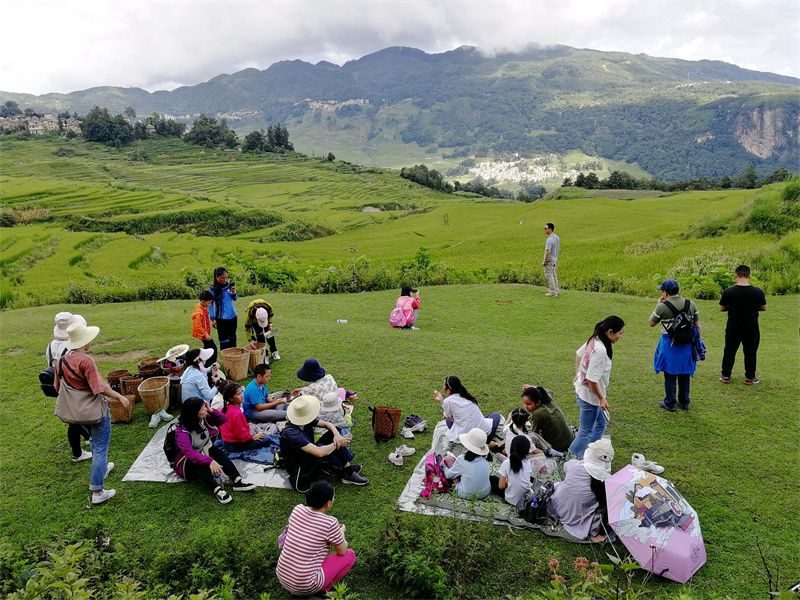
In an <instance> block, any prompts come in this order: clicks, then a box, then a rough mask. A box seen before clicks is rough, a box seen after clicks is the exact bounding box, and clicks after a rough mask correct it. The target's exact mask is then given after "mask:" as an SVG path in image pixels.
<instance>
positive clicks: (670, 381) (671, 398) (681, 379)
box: [664, 372, 692, 408]
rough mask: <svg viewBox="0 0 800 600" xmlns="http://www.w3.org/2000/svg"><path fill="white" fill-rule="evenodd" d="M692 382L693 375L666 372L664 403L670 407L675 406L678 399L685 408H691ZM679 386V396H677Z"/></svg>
mask: <svg viewBox="0 0 800 600" xmlns="http://www.w3.org/2000/svg"><path fill="white" fill-rule="evenodd" d="M691 382H692V377H691V375H672V374H671V373H667V372H665V373H664V404H666V405H667V406H669V407H670V408H675V403H676V401H677V402H679V403H680V405H681V406H682V407H683V408H689V386H690V384H691ZM676 388H677V391H678V397H677V399H676V397H675V390H676Z"/></svg>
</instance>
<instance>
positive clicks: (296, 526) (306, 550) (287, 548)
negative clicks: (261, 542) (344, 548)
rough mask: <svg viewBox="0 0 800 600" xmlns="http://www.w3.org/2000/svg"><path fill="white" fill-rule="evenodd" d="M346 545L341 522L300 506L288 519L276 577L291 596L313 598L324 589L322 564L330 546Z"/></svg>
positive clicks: (302, 505) (294, 509) (293, 510)
mask: <svg viewBox="0 0 800 600" xmlns="http://www.w3.org/2000/svg"><path fill="white" fill-rule="evenodd" d="M343 542H344V534H343V533H342V527H341V525H339V521H338V520H336V518H335V517H332V516H330V515H326V514H325V513H321V512H316V511H314V510H312V509H310V508H309V507H308V506H305V505H304V504H298V505H297V506H295V507H294V508H293V509H292V514H291V515H289V525H288V529H287V531H286V542H285V543H284V545H283V550H281V555H280V558H278V566H277V567H276V568H275V573H276V574H277V575H278V581H280V582H281V585H282V586H283V587H284V588H285V589H286V591H287V592H289V593H290V594H313V593H315V592H318V591H320V590H321V589H322V585H323V583H324V581H325V574H324V573H323V571H322V561H323V560H325V557H326V556H327V555H328V548H329V546H337V545H338V544H341V543H343Z"/></svg>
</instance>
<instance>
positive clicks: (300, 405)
mask: <svg viewBox="0 0 800 600" xmlns="http://www.w3.org/2000/svg"><path fill="white" fill-rule="evenodd" d="M318 416H319V400H318V399H317V397H316V396H310V395H308V394H306V395H305V396H298V397H297V398H295V399H294V400H292V401H291V402H290V403H289V408H288V409H286V418H287V419H288V420H289V422H290V423H292V424H294V425H299V426H301V427H302V426H303V425H308V424H309V423H311V421H313V420H314V419H316V418H317V417H318Z"/></svg>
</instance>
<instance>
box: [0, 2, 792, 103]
mask: <svg viewBox="0 0 800 600" xmlns="http://www.w3.org/2000/svg"><path fill="white" fill-rule="evenodd" d="M2 15H3V22H4V26H3V32H2V35H1V36H0V90H4V91H13V92H28V93H35V94H42V93H46V92H70V91H74V90H80V89H85V88H88V87H92V86H98V85H118V86H124V87H131V86H136V87H142V88H145V89H147V90H150V91H154V90H157V89H172V88H175V87H177V86H179V85H192V84H195V83H199V82H202V81H206V80H208V79H210V78H211V77H214V76H215V75H219V74H220V73H233V72H235V71H239V70H241V69H244V68H246V67H256V68H259V69H265V68H267V67H268V66H269V65H270V64H272V63H273V62H276V61H279V60H284V59H295V58H300V59H303V60H307V61H310V62H317V61H319V60H328V61H331V62H334V63H337V64H341V63H343V62H345V61H347V60H350V59H353V58H358V57H360V56H363V55H365V54H368V53H370V52H374V51H376V50H380V49H381V48H385V47H387V46H413V47H416V48H420V49H422V50H425V51H427V52H443V51H446V50H451V49H453V48H456V47H458V46H460V45H463V44H469V45H474V46H478V47H479V48H481V49H482V50H484V51H486V52H493V51H497V50H517V49H520V48H522V47H524V46H526V45H529V44H531V43H538V44H554V43H559V44H567V45H569V46H575V47H582V48H596V49H599V50H622V51H626V52H633V53H638V52H644V53H646V54H650V55H651V56H669V57H677V58H685V59H691V60H696V59H703V58H708V59H717V60H724V61H727V62H731V63H734V64H737V65H739V66H742V67H746V68H749V69H756V70H760V71H771V72H773V73H780V74H783V75H792V76H795V77H800V0H787V1H770V0H749V1H745V0H728V1H720V0H717V1H670V0H662V1H645V0H633V1H626V0H559V1H511V0H509V1H492V0H479V1H469V2H464V1H456V0H451V1H434V0H429V1H416V0H403V1H391V0H390V1H380V0H369V1H358V2H354V1H341V2H340V1H330V0H328V1H326V0H317V1H312V2H305V1H301V0H295V1H291V0H284V1H259V0H249V1H236V0H226V1H220V2H218V1H203V2H198V1H193V0H182V1H178V0H174V1H171V2H162V1H148V0H135V1H126V2H119V1H117V2H112V1H104V2H101V1H94V0H77V1H73V0H60V1H59V2H44V1H38V0H24V1H20V0H3V2H2Z"/></svg>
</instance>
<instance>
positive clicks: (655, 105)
mask: <svg viewBox="0 0 800 600" xmlns="http://www.w3.org/2000/svg"><path fill="white" fill-rule="evenodd" d="M6 100H14V101H16V102H17V103H18V104H19V105H20V107H21V108H33V109H34V110H37V111H43V110H46V111H63V110H68V111H70V112H72V111H75V112H78V113H80V114H83V113H86V112H88V110H90V109H91V108H92V107H93V106H95V105H99V106H105V107H107V108H108V109H109V110H111V111H112V112H122V111H123V110H124V109H125V108H126V107H128V106H131V107H133V108H134V109H135V110H136V111H137V113H138V114H139V115H143V114H149V113H151V112H159V113H161V114H167V115H173V116H176V117H179V118H182V119H184V120H188V121H191V120H192V119H193V118H194V117H195V116H197V115H199V114H200V113H205V114H208V115H212V116H220V117H222V116H224V117H226V118H227V119H228V121H229V124H230V125H231V126H232V127H234V128H235V129H237V131H238V132H239V133H240V134H241V133H246V132H248V131H250V130H252V129H257V128H259V127H263V126H265V125H267V124H270V123H276V122H282V123H285V124H287V125H288V127H289V130H290V133H291V136H292V141H293V142H294V143H295V146H296V147H297V149H298V150H301V151H306V152H312V151H314V152H327V151H329V150H333V151H335V152H336V153H337V156H339V157H340V158H349V159H354V160H358V161H359V162H368V163H369V162H372V163H376V164H386V165H390V166H396V165H398V164H409V163H410V162H412V161H413V162H421V161H422V160H423V159H424V158H425V157H426V156H435V157H437V158H442V157H445V158H447V159H453V160H455V161H457V160H458V159H461V158H468V157H482V156H488V157H498V156H510V155H514V154H519V155H523V156H535V155H539V154H559V155H562V154H565V153H567V152H569V151H571V150H578V151H581V152H583V153H585V154H587V155H590V156H597V157H603V158H606V159H610V160H617V161H626V162H628V163H636V164H637V165H638V166H639V167H640V168H641V169H643V170H645V171H647V172H648V173H650V174H651V175H653V176H655V177H658V178H660V179H667V180H669V179H687V178H693V177H701V176H708V177H720V176H723V175H732V174H734V173H738V172H741V171H742V170H743V169H744V168H745V167H746V166H748V165H751V164H752V165H754V166H756V168H757V169H758V170H759V171H760V172H767V171H770V170H774V169H777V168H788V169H791V170H797V168H798V167H797V158H798V155H799V154H798V149H799V148H798V138H800V80H799V79H796V78H793V77H787V76H782V75H776V74H772V73H764V72H759V71H751V70H747V69H743V68H740V67H738V66H736V65H732V64H728V63H724V62H720V61H710V60H701V61H686V60H678V59H672V58H657V57H651V56H647V55H644V54H629V53H624V52H601V51H597V50H590V49H578V48H572V47H568V46H551V47H531V48H529V49H527V50H525V51H522V52H518V53H506V54H496V55H492V56H490V55H486V54H484V53H482V52H480V51H479V50H478V49H476V48H473V47H467V46H464V47H460V48H457V49H455V50H452V51H449V52H444V53H440V54H427V53H425V52H423V51H421V50H417V49H414V48H405V47H392V48H386V49H384V50H380V51H378V52H375V53H372V54H369V55H367V56H364V57H362V58H360V59H358V60H353V61H350V62H347V63H345V64H344V65H341V66H339V65H335V64H332V63H329V62H325V61H322V62H319V63H317V64H310V63H308V62H303V61H300V60H292V61H281V62H278V63H275V64H273V65H271V66H270V67H269V68H267V69H265V70H258V69H245V70H243V71H239V72H237V73H233V74H230V75H219V76H217V77H214V78H213V79H210V80H209V81H206V82H204V83H200V84H198V85H193V86H185V87H180V88H177V89H175V90H172V91H157V92H153V93H150V92H147V91H145V90H142V89H139V88H120V87H95V88H90V89H87V90H82V91H76V92H72V93H69V94H44V95H40V96H33V95H29V94H19V93H11V92H0V101H2V102H5V101H6Z"/></svg>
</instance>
